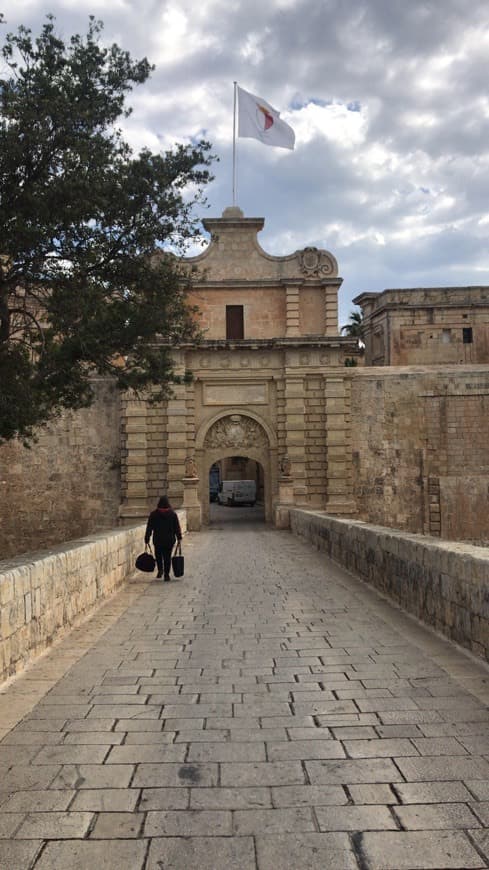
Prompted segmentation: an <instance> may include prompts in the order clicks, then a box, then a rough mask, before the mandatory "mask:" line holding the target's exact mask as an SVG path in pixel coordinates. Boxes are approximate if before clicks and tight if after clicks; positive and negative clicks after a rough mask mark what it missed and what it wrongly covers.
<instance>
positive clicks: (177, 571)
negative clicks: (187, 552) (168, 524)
mask: <svg viewBox="0 0 489 870" xmlns="http://www.w3.org/2000/svg"><path fill="white" fill-rule="evenodd" d="M171 566H172V568H173V573H174V575H175V577H183V571H184V562H183V556H182V542H181V541H178V543H177V545H176V547H175V552H174V555H173V556H172V557H171Z"/></svg>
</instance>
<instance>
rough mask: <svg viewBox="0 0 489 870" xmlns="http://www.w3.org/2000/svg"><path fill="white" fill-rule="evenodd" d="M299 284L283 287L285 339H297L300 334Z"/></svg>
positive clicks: (298, 282) (288, 284) (297, 282)
mask: <svg viewBox="0 0 489 870" xmlns="http://www.w3.org/2000/svg"><path fill="white" fill-rule="evenodd" d="M300 288H301V282H300V281H296V282H295V283H287V285H286V287H285V317H286V326H285V336H286V338H293V337H294V336H295V337H297V336H298V335H300V334H301V330H300V313H299V292H300Z"/></svg>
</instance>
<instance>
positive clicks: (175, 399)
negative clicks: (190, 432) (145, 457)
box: [167, 351, 187, 507]
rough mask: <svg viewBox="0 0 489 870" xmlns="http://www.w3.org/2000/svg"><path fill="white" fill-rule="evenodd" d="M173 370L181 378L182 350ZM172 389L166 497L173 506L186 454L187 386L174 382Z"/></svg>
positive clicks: (177, 501)
mask: <svg viewBox="0 0 489 870" xmlns="http://www.w3.org/2000/svg"><path fill="white" fill-rule="evenodd" d="M174 371H175V374H176V375H178V376H179V377H182V378H183V376H184V374H185V353H184V351H180V352H176V353H175V359H174ZM172 389H173V395H172V396H171V397H170V398H169V400H168V418H167V456H168V497H169V499H170V501H171V502H172V504H173V506H174V507H181V505H182V503H183V493H184V486H183V478H184V476H185V457H186V455H187V402H186V393H187V388H186V384H183V383H182V384H174V385H173V388H172Z"/></svg>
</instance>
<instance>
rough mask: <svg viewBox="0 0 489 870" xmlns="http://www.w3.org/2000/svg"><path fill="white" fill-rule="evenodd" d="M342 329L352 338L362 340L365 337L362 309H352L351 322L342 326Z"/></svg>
mask: <svg viewBox="0 0 489 870" xmlns="http://www.w3.org/2000/svg"><path fill="white" fill-rule="evenodd" d="M341 331H342V332H344V333H345V335H348V336H350V338H358V339H359V340H360V341H361V340H362V337H363V314H362V313H361V312H360V311H350V320H349V323H346V324H345V326H342V327H341Z"/></svg>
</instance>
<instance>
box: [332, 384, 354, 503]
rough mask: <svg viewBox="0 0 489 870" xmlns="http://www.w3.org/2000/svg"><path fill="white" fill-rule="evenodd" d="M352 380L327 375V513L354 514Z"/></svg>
mask: <svg viewBox="0 0 489 870" xmlns="http://www.w3.org/2000/svg"><path fill="white" fill-rule="evenodd" d="M350 392H351V381H350V380H349V379H348V378H345V377H341V376H340V375H329V374H327V375H326V376H325V386H324V400H325V402H324V403H325V411H326V454H327V461H328V464H327V469H326V506H325V509H326V511H327V512H328V513H332V514H353V513H355V504H354V500H353V487H352V452H351V431H350Z"/></svg>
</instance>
